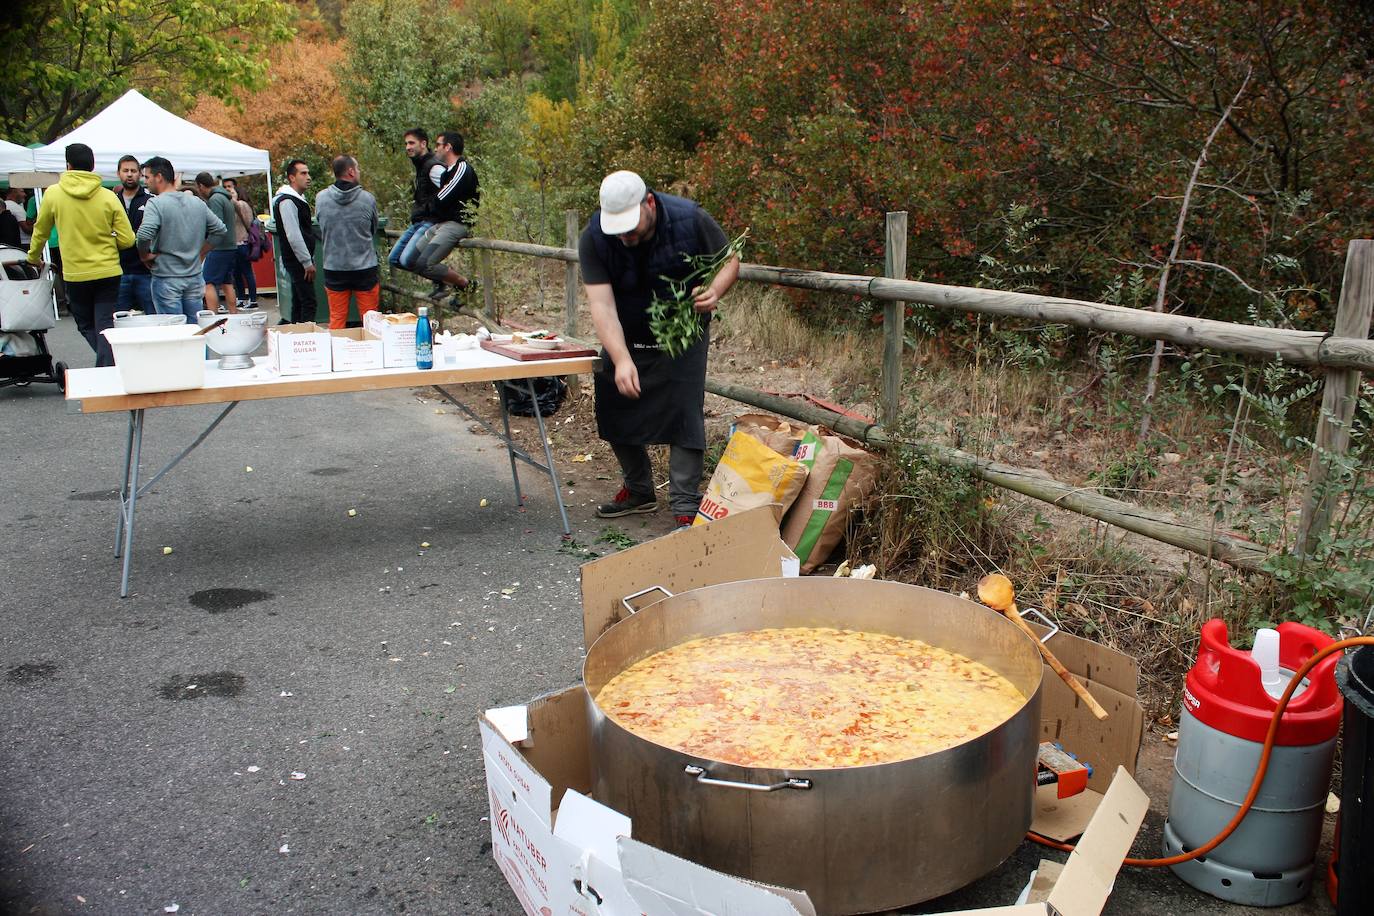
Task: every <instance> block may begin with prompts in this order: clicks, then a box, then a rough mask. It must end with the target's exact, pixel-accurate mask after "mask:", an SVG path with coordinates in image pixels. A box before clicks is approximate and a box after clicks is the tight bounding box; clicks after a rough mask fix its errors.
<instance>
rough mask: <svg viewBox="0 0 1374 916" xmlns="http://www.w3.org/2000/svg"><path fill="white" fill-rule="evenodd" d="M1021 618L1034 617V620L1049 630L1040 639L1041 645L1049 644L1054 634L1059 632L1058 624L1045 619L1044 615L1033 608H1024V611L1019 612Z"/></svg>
mask: <svg viewBox="0 0 1374 916" xmlns="http://www.w3.org/2000/svg"><path fill="white" fill-rule="evenodd" d="M1021 616H1022V617H1034V618H1035V619H1036V620H1038V621H1040V622H1041V623H1043V624H1044V625H1045V626H1047V627H1049V628H1050V631H1049V632H1048V633H1046V634H1045V635H1044V636H1041V637H1040V643H1041V645H1044V644H1045V643H1047V642H1049V641H1050V639H1051V637H1053V636H1054V634H1056V633H1058V632H1059V624H1057V623H1055V622H1054V621H1053V620H1050V619H1049V618H1048V617H1046V616H1045V615H1044V614H1042V613H1040V612H1039V611H1037V610H1036V609H1035V608H1033V607H1028V608H1026V609H1025V610H1024V611H1022V612H1021Z"/></svg>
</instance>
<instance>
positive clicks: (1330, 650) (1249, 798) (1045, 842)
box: [1026, 636, 1374, 868]
mask: <svg viewBox="0 0 1374 916" xmlns="http://www.w3.org/2000/svg"><path fill="white" fill-rule="evenodd" d="M1354 646H1374V636H1356V637H1354V638H1353V639H1342V640H1340V641H1339V642H1333V643H1332V644H1331V645H1329V646H1326V647H1325V648H1323V649H1321V650H1320V651H1318V652H1317V653H1316V654H1315V655H1313V656H1312V657H1311V658H1309V659H1308V660H1307V661H1306V662H1305V663H1304V664H1303V665H1302V667H1300V668H1299V669H1298V670H1297V671H1296V672H1294V673H1293V677H1292V679H1291V680H1290V681H1289V682H1288V687H1287V689H1285V690H1284V691H1283V696H1281V697H1279V703H1278V706H1276V707H1274V717H1273V718H1272V719H1270V720H1269V731H1268V733H1267V734H1266V735H1265V736H1264V749H1263V750H1262V751H1260V759H1259V765H1258V766H1257V767H1256V768H1255V778H1254V780H1252V781H1251V783H1250V791H1249V792H1247V793H1246V794H1245V801H1243V802H1241V804H1240V809H1239V810H1237V811H1236V814H1235V816H1234V817H1232V818H1231V822H1230V823H1229V824H1227V825H1226V826H1225V827H1223V828H1222V829H1221V832H1220V833H1218V834H1217V835H1216V836H1214V837H1212V838H1211V839H1210V840H1208V841H1207V842H1206V843H1203V844H1202V845H1201V846H1199V847H1197V848H1196V849H1193V850H1190V851H1189V852H1183V853H1179V854H1178V855H1176V856H1166V857H1164V858H1162V859H1133V858H1129V857H1128V858H1126V859H1125V860H1123V864H1126V865H1135V866H1138V867H1140V868H1165V867H1167V866H1170V865H1179V864H1181V863H1183V862H1189V861H1192V860H1193V859H1196V858H1198V857H1199V856H1205V855H1207V853H1209V852H1211V851H1212V850H1213V849H1216V848H1217V847H1218V846H1220V845H1221V844H1222V843H1224V842H1226V838H1227V837H1229V836H1230V835H1231V834H1232V833H1235V831H1236V828H1237V827H1239V826H1240V822H1241V821H1243V820H1245V815H1247V814H1249V813H1250V808H1251V807H1252V806H1253V805H1254V804H1255V799H1256V798H1258V797H1259V791H1260V786H1262V785H1263V784H1264V774H1265V772H1266V771H1267V770H1268V769H1269V757H1270V755H1271V754H1272V753H1273V750H1274V740H1275V739H1276V738H1278V735H1279V722H1280V721H1281V720H1282V719H1283V712H1284V710H1285V709H1287V708H1288V701H1289V700H1290V699H1292V698H1293V693H1294V691H1296V690H1297V689H1298V686H1299V685H1300V684H1301V683H1302V679H1303V678H1305V677H1307V674H1308V672H1310V671H1311V670H1312V669H1313V668H1314V667H1315V666H1316V665H1317V663H1318V662H1320V661H1321V660H1322V659H1324V658H1326V657H1327V656H1328V655H1333V654H1335V653H1336V652H1340V651H1341V650H1343V649H1349V648H1352V647H1354ZM1026 838H1027V839H1029V840H1031V841H1032V842H1034V843H1039V844H1040V845H1042V846H1048V847H1050V848H1051V849H1058V850H1060V851H1061V852H1073V849H1074V847H1073V846H1072V845H1070V844H1068V843H1056V842H1055V841H1054V840H1051V839H1047V838H1046V837H1043V836H1041V835H1040V834H1038V833H1027V834H1026Z"/></svg>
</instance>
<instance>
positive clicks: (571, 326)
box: [563, 210, 582, 398]
mask: <svg viewBox="0 0 1374 916" xmlns="http://www.w3.org/2000/svg"><path fill="white" fill-rule="evenodd" d="M580 229H581V227H580V224H579V221H578V218H577V211H576V210H564V211H563V236H564V238H565V239H566V241H567V243H568V244H567V247H569V248H571V249H572V250H573V251H574V252H576V251H577V238H578V236H579V235H580V234H581V231H580ZM563 336H565V337H569V338H573V339H576V337H577V262H576V261H565V262H564V264H563ZM567 383H568V388H569V390H570V393H571V394H572V396H573V397H574V398H576V397H577V395H578V394H580V393H581V391H582V377H581V376H578V375H570V376H568V378H567Z"/></svg>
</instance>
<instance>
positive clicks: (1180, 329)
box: [459, 211, 1374, 571]
mask: <svg viewBox="0 0 1374 916" xmlns="http://www.w3.org/2000/svg"><path fill="white" fill-rule="evenodd" d="M904 216H905V214H888V232H887V235H888V250H887V254H886V273H887V274H888V276H886V277H868V276H860V275H855V274H839V273H830V272H826V271H818V270H804V269H799V268H789V267H771V266H768V265H763V264H744V265H742V267H741V269H740V279H742V280H746V281H749V282H754V283H766V284H770V285H774V286H784V287H791V288H793V289H807V290H814V291H818V292H829V293H838V294H841V295H851V296H860V297H867V298H870V299H874V300H878V301H881V302H884V303H885V304H886V305H885V309H884V316H885V320H884V329H885V335H884V336H885V340H884V350H883V352H884V360H883V398H882V401H883V403H882V405H881V407H882V410H881V417H882V419H883V420H884V421H885V422H887V423H889V424H890V423H891V421H892V419H893V418H895V417H896V416H898V414H899V408H900V391H901V382H900V360H899V359H897V358H896V357H897V356H898V355H899V354H900V353H901V347H902V344H903V336H904V331H903V329H902V323H901V321H900V320H898V319H899V317H900V314H901V305H900V304H901V303H918V304H923V305H928V306H931V307H934V308H940V309H950V310H955V311H964V312H976V313H979V314H984V315H996V316H1002V317H1007V318H1022V319H1030V320H1035V321H1042V322H1047V323H1052V324H1063V325H1070V326H1074V327H1081V328H1087V329H1090V330H1096V331H1104V332H1110V333H1116V334H1126V335H1129V336H1133V337H1141V338H1145V339H1149V340H1162V341H1167V342H1169V343H1174V344H1177V345H1179V346H1182V347H1189V348H1198V349H1211V350H1218V351H1221V352H1225V353H1236V354H1240V355H1244V356H1252V357H1259V358H1261V359H1266V360H1272V359H1281V360H1283V361H1284V362H1286V363H1289V364H1292V365H1297V366H1309V367H1317V368H1321V369H1324V370H1326V373H1327V383H1326V389H1325V395H1324V399H1323V407H1322V412H1321V418H1320V420H1319V423H1318V427H1317V431H1316V433H1315V435H1314V441H1315V442H1316V443H1317V446H1318V448H1317V450H1316V452H1315V453H1314V455H1313V459H1312V462H1311V468H1310V470H1309V481H1308V489H1307V493H1306V495H1305V498H1304V506H1303V514H1302V525H1301V531H1300V532H1299V536H1298V549H1299V550H1302V551H1304V552H1306V551H1311V550H1312V549H1314V548H1315V547H1316V546H1317V544H1318V543H1319V541H1320V537H1321V535H1322V533H1323V532H1324V531H1325V530H1326V526H1327V524H1328V521H1329V518H1330V516H1331V511H1332V507H1333V506H1334V505H1335V504H1336V502H1337V501H1338V500H1339V497H1340V493H1339V491H1338V489H1337V488H1333V486H1332V485H1331V481H1329V480H1328V473H1329V468H1330V467H1331V466H1332V464H1333V463H1334V459H1337V458H1339V457H1340V456H1341V455H1342V454H1344V453H1345V451H1346V449H1347V448H1348V443H1349V423H1350V419H1351V416H1352V415H1353V413H1354V409H1355V403H1356V401H1357V400H1358V393H1359V389H1360V377H1361V371H1374V341H1371V340H1370V339H1369V327H1370V315H1371V311H1374V241H1367V240H1354V241H1352V242H1351V243H1350V247H1349V251H1348V255H1347V262H1346V274H1345V283H1344V285H1343V290H1342V295H1341V300H1340V307H1339V309H1338V312H1337V317H1336V323H1335V328H1334V330H1333V332H1332V333H1322V332H1319V331H1297V330H1292V329H1288V328H1270V327H1257V326H1253V325H1243V324H1234V323H1231V322H1225V321H1214V320H1211V319H1208V318H1191V317H1187V316H1182V315H1170V314H1167V313H1159V312H1149V311H1142V310H1139V309H1131V308H1124V307H1122V306H1115V305H1108V304H1106V303H1102V302H1085V301H1082V300H1078V299H1065V298H1060V297H1056V296H1042V295H1036V294H1032V293H1014V292H1003V291H999V290H988V289H976V288H973V287H964V286H944V285H940V284H935V283H925V282H921V281H915V280H905V279H902V278H901V274H902V273H903V272H904V265H905V248H906V245H905V232H902V231H901V228H900V227H901V226H902V224H903V222H904V220H903V217H904ZM565 224H566V233H567V235H566V238H567V241H568V247H566V248H558V247H555V246H551V245H534V244H529V243H525V242H511V241H506V240H503V239H486V238H468V239H463V240H462V241H461V242H459V245H460V246H462V247H464V248H471V249H476V250H477V251H479V252H480V255H481V265H482V276H483V290H482V292H483V297H484V300H485V305H486V311H487V313H492V310H493V303H494V293H493V289H492V281H493V279H494V274H493V271H492V267H491V252H503V253H507V254H516V255H522V256H525V257H535V258H547V259H551V260H556V261H564V262H567V263H568V264H569V265H570V267H569V269H568V270H566V271H565V281H564V282H565V283H566V284H567V285H568V286H569V289H568V290H565V296H566V302H567V303H568V304H567V305H566V308H567V316H568V317H567V321H568V324H567V327H568V329H569V330H570V331H571V330H572V329H573V328H575V321H576V317H575V310H574V308H573V306H572V302H573V295H574V292H575V291H574V290H573V289H572V286H573V284H575V283H576V271H575V270H573V269H572V268H571V265H572V264H575V263H576V261H577V252H576V250H575V248H574V247H573V246H574V243H575V238H576V236H575V229H576V227H577V225H578V221H577V215H576V213H575V212H573V211H569V212H568V213H567V214H565ZM707 388H708V390H711V391H713V392H715V393H717V394H721V395H722V396H724V397H730V398H733V399H735V400H738V401H742V402H743V403H747V404H753V405H755V406H760V407H766V408H767V409H772V410H775V411H777V412H779V413H784V414H786V415H788V416H791V417H793V418H794V419H802V420H805V419H806V415H809V413H810V412H811V411H813V410H815V409H814V408H809V407H805V408H804V407H802V406H799V405H797V404H795V403H794V402H774V401H770V402H768V403H767V404H765V403H760V400H761V399H766V397H767V396H765V395H763V393H762V392H755V391H753V390H752V389H747V388H742V387H739V386H731V385H726V384H724V383H721V382H717V381H715V380H711V379H708V381H707ZM826 413H829V412H826ZM816 422H819V421H816ZM825 422H826V424H827V425H830V426H832V427H833V428H835V429H836V430H838V431H840V432H847V433H848V434H850V435H855V436H856V438H860V439H862V440H864V441H867V442H870V443H871V444H874V445H877V446H879V447H882V446H884V445H885V444H886V443H887V440H886V432H885V431H884V430H883V429H882V428H881V427H874V426H868V425H864V424H860V425H861V426H864V429H862V430H857V429H851V428H850V427H851V425H852V424H853V423H854V421H852V420H849V419H848V418H845V417H842V416H840V415H838V414H834V415H831V416H829V417H827V418H826V420H825ZM923 448H924V449H925V451H926V452H927V454H930V455H931V456H932V458H934V459H935V460H937V461H939V462H941V463H945V464H949V465H951V466H957V467H963V468H966V469H967V470H969V471H970V472H971V473H973V474H974V475H975V476H977V477H979V478H981V479H983V480H987V481H988V482H990V483H993V484H996V485H997V486H1000V487H1004V488H1006V489H1010V490H1014V491H1016V492H1019V493H1023V494H1025V495H1027V496H1032V497H1035V498H1037V499H1043V500H1045V501H1047V502H1050V503H1052V504H1054V505H1057V506H1061V507H1063V508H1066V509H1071V510H1073V511H1075V512H1078V513H1080V514H1082V515H1085V516H1088V517H1089V518H1094V519H1097V520H1099V521H1104V522H1107V523H1109V524H1112V525H1115V526H1116V527H1119V528H1122V529H1125V530H1127V531H1132V532H1135V533H1137V534H1142V535H1144V536H1146V537H1150V538H1153V539H1155V540H1158V541H1162V542H1164V543H1166V544H1172V545H1174V546H1176V547H1181V548H1183V549H1185V550H1190V551H1193V552H1195V553H1198V554H1201V555H1203V556H1206V557H1210V558H1213V559H1218V560H1222V561H1224V562H1227V563H1230V564H1231V565H1234V566H1237V567H1239V568H1242V569H1249V570H1254V571H1263V570H1262V568H1261V567H1262V565H1263V563H1264V561H1265V560H1266V559H1267V558H1268V557H1269V554H1267V553H1266V552H1265V551H1264V550H1263V549H1262V548H1260V547H1259V546H1258V545H1255V544H1252V543H1250V542H1248V541H1244V540H1239V539H1236V538H1231V537H1230V536H1228V535H1224V534H1223V535H1216V534H1214V533H1213V532H1212V531H1211V530H1210V527H1209V526H1200V525H1195V524H1191V523H1188V522H1186V521H1180V520H1178V519H1174V518H1171V517H1167V516H1163V515H1160V514H1158V513H1152V512H1149V511H1148V510H1145V509H1142V508H1141V507H1139V506H1134V505H1131V504H1129V503H1125V502H1122V501H1120V500H1114V499H1110V498H1108V497H1105V496H1102V495H1101V494H1099V493H1096V492H1094V491H1092V490H1085V489H1083V488H1079V487H1074V486H1072V485H1069V484H1065V483H1061V482H1059V481H1054V480H1049V479H1047V478H1045V477H1043V476H1041V475H1039V474H1036V473H1035V472H1031V471H1027V470H1025V469H1023V468H1015V467H1012V466H1010V465H1003V464H1000V463H998V462H993V461H988V460H986V459H982V458H978V457H977V456H974V455H969V454H968V453H966V452H960V451H959V450H957V449H950V448H946V447H944V446H938V445H932V444H927V445H925V446H923Z"/></svg>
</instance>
